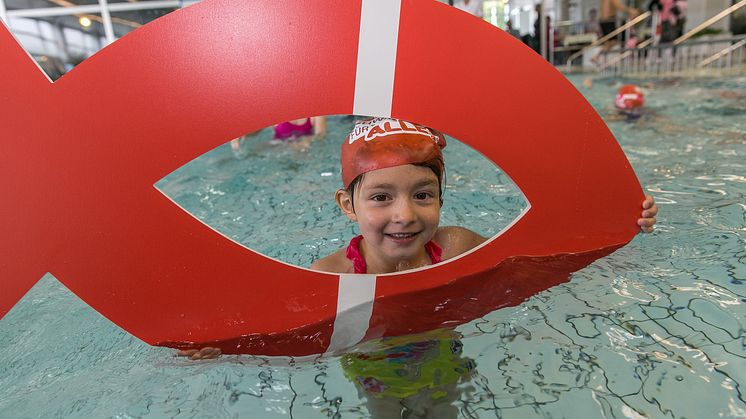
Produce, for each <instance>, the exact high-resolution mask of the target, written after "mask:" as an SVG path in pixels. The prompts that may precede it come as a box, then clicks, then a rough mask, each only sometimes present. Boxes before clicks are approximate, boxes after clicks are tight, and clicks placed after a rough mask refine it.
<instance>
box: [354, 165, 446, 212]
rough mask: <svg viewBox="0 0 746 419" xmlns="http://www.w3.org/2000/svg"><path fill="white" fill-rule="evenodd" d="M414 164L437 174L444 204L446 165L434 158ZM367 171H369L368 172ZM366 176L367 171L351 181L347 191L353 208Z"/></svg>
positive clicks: (440, 197)
mask: <svg viewBox="0 0 746 419" xmlns="http://www.w3.org/2000/svg"><path fill="white" fill-rule="evenodd" d="M411 164H412V165H413V166H417V167H427V168H428V169H430V170H432V172H433V173H434V174H435V177H436V178H438V190H439V196H438V198H439V199H440V206H441V207H442V206H443V191H444V189H445V187H444V186H445V180H446V178H445V176H444V175H445V165H441V163H440V162H439V159H432V160H428V161H426V162H422V163H411ZM441 167H443V172H441V171H440V168H441ZM366 173H367V172H366ZM364 177H365V173H361V174H360V175H359V176H358V177H356V178H355V179H353V180H352V182H350V186H348V187H347V193H349V194H350V203H351V204H352V210H353V211H354V210H355V187H356V186H357V185H358V184H360V182H362V181H363V178H364Z"/></svg>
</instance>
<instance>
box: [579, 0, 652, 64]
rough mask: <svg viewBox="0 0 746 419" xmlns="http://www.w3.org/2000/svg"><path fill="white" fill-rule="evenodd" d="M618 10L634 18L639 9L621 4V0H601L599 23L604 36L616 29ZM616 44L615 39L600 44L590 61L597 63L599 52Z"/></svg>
mask: <svg viewBox="0 0 746 419" xmlns="http://www.w3.org/2000/svg"><path fill="white" fill-rule="evenodd" d="M618 12H623V13H626V14H627V15H628V16H629V18H630V19H634V18H636V17H637V16H638V15H639V14H640V11H639V10H637V9H635V8H634V7H627V6H625V5H624V4H622V2H621V0H601V20H600V21H599V25H600V26H601V35H602V36H606V35H608V34H610V33H612V32H614V31H615V30H616V15H617V13H618ZM614 45H616V39H614V38H612V39H609V40H608V41H607V42H605V43H604V44H603V45H602V46H601V52H600V53H599V54H598V55H596V56H595V57H593V58H592V59H591V61H592V62H594V63H596V64H598V59H599V57H600V55H601V54H603V53H604V52H606V51H608V50H610V49H611V48H612V47H614Z"/></svg>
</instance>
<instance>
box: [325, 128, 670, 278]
mask: <svg viewBox="0 0 746 419" xmlns="http://www.w3.org/2000/svg"><path fill="white" fill-rule="evenodd" d="M445 146H446V142H445V137H444V136H443V135H442V134H441V133H439V132H437V131H434V130H431V129H429V128H427V127H424V126H421V125H417V124H413V123H410V122H407V121H402V120H396V119H388V118H375V119H370V120H367V121H362V122H359V123H358V124H356V125H355V128H354V129H353V131H352V132H351V133H350V135H349V136H348V138H347V141H345V142H344V143H343V144H342V182H343V184H344V189H340V190H338V191H337V193H336V201H337V205H338V206H339V208H340V209H341V210H342V212H343V213H344V214H345V215H346V216H347V218H349V219H350V220H352V221H355V222H357V223H358V226H359V227H360V232H361V235H360V236H358V237H355V238H354V239H352V241H351V242H350V244H349V246H348V247H347V248H346V249H341V250H339V251H337V252H335V253H332V254H331V255H329V256H327V257H325V258H323V259H320V260H318V261H316V262H315V263H314V264H313V265H312V266H311V269H316V270H320V271H325V272H335V273H368V274H372V273H375V274H379V273H389V272H398V271H403V270H407V269H413V268H419V267H421V266H426V265H431V264H435V263H439V262H441V261H444V260H448V259H450V258H452V257H454V256H458V255H460V254H461V253H464V252H466V251H468V250H470V249H472V248H474V247H476V246H478V245H479V244H481V243H483V242H484V241H485V240H486V239H485V238H484V237H482V236H480V235H479V234H477V233H474V232H473V231H471V230H468V229H466V228H462V227H439V225H438V224H439V222H440V207H441V205H442V204H443V200H442V198H441V197H442V193H443V180H444V174H445V163H444V161H443V154H442V152H441V150H442V149H443V148H445ZM642 207H643V211H642V218H640V219H639V220H638V222H637V223H638V225H639V226H640V227H641V229H642V230H643V231H644V232H646V233H648V232H651V231H652V230H653V225H654V224H655V215H656V213H657V212H658V209H657V207H656V206H655V203H654V202H653V198H652V197H651V196H647V197H646V198H645V201H644V202H643V203H642Z"/></svg>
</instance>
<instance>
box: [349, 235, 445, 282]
mask: <svg viewBox="0 0 746 419" xmlns="http://www.w3.org/2000/svg"><path fill="white" fill-rule="evenodd" d="M362 240H363V236H357V237H354V238H353V239H352V240H350V245H349V246H347V253H346V256H347V259H349V260H350V262H352V266H353V267H354V268H355V273H356V274H364V273H368V265H367V264H366V263H365V258H364V257H363V255H362V253H360V242H361V241H362ZM425 252H427V255H428V256H430V261H432V263H433V265H434V264H436V263H440V262H442V260H443V259H442V256H443V249H441V247H440V246H438V244H437V243H435V242H434V241H432V240H430V241H429V242H427V243H425Z"/></svg>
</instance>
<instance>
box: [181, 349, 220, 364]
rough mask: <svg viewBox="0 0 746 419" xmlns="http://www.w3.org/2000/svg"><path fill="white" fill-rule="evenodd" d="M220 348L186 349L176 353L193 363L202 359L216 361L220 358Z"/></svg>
mask: <svg viewBox="0 0 746 419" xmlns="http://www.w3.org/2000/svg"><path fill="white" fill-rule="evenodd" d="M220 353H221V352H220V349H219V348H211V347H209V346H207V347H204V348H202V349H186V350H181V351H178V352H176V356H186V357H188V358H189V359H191V360H192V361H197V360H200V359H215V358H217V357H219V356H220Z"/></svg>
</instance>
